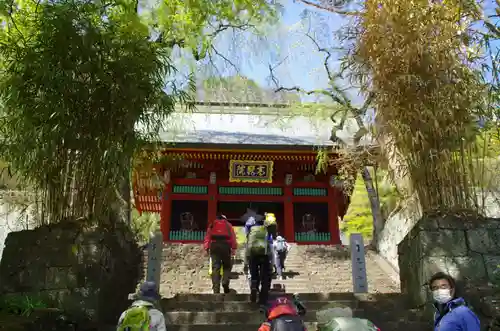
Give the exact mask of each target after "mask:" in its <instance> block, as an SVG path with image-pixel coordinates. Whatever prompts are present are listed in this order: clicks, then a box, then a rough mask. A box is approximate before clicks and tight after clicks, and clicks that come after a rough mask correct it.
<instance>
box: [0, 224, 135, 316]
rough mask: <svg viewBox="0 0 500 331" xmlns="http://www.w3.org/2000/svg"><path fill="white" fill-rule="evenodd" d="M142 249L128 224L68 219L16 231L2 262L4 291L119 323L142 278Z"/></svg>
mask: <svg viewBox="0 0 500 331" xmlns="http://www.w3.org/2000/svg"><path fill="white" fill-rule="evenodd" d="M141 258H142V251H140V250H139V248H138V247H137V245H136V243H135V242H134V240H133V238H132V236H131V233H130V232H129V231H128V230H127V229H126V227H125V226H119V227H117V228H116V229H113V230H108V229H103V228H99V227H93V226H88V227H84V226H82V222H78V223H76V222H63V223H60V224H58V225H50V226H42V227H39V228H36V229H34V230H24V231H18V232H11V233H9V234H8V236H7V239H6V241H5V249H4V253H3V257H2V260H1V262H0V295H8V294H36V295H38V296H41V297H42V299H44V300H46V301H47V302H48V303H49V304H50V305H52V306H55V307H58V308H61V309H64V310H65V311H67V312H68V313H71V314H73V315H76V316H80V317H86V318H89V319H91V320H92V321H94V322H98V323H115V322H116V320H117V318H118V316H119V314H120V313H121V311H123V309H124V308H126V306H127V305H128V304H129V302H128V299H127V298H128V294H129V293H132V292H134V290H135V287H136V284H137V281H138V280H139V278H140V277H141V276H142V275H141V273H142V270H141Z"/></svg>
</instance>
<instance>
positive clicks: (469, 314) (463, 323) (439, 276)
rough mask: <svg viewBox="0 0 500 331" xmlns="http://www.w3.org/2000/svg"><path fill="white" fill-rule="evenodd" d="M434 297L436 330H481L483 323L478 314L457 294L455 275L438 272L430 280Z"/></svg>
mask: <svg viewBox="0 0 500 331" xmlns="http://www.w3.org/2000/svg"><path fill="white" fill-rule="evenodd" d="M429 288H430V290H431V291H432V298H433V299H434V308H436V312H435V314H434V330H435V331H438V330H439V331H480V329H481V324H480V322H479V319H478V318H477V316H476V314H474V312H473V311H472V310H471V309H470V308H469V307H467V304H466V303H465V300H464V299H463V298H461V297H458V296H457V295H456V282H455V279H453V277H451V276H450V275H447V274H445V273H444V272H438V273H436V274H434V275H433V276H432V277H431V279H430V280H429Z"/></svg>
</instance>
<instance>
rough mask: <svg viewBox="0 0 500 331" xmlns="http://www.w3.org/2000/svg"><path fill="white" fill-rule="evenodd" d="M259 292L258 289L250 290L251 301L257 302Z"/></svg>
mask: <svg viewBox="0 0 500 331" xmlns="http://www.w3.org/2000/svg"><path fill="white" fill-rule="evenodd" d="M257 294H258V293H257V290H256V289H252V290H251V291H250V302H251V303H255V302H257Z"/></svg>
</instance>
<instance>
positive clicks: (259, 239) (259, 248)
mask: <svg viewBox="0 0 500 331" xmlns="http://www.w3.org/2000/svg"><path fill="white" fill-rule="evenodd" d="M268 247H269V243H268V242H267V229H266V227H265V226H264V225H254V226H252V227H251V228H250V232H249V233H248V238H247V253H248V254H249V255H250V254H251V255H267V252H268Z"/></svg>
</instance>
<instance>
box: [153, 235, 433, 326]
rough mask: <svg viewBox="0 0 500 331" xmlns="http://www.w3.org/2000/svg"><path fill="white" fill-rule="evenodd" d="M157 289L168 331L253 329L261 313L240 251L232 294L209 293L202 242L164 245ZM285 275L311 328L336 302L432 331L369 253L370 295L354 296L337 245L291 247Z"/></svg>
mask: <svg viewBox="0 0 500 331" xmlns="http://www.w3.org/2000/svg"><path fill="white" fill-rule="evenodd" d="M163 254H164V263H163V266H162V279H161V284H160V292H161V294H162V296H163V297H165V299H163V300H162V308H163V310H164V312H165V316H166V319H167V323H168V325H167V329H168V330H169V331H209V330H217V331H226V330H227V331H229V330H235V331H236V330H237V331H247V330H248V331H250V330H252V331H256V330H257V329H258V327H259V325H260V323H261V322H262V320H263V318H264V316H263V315H262V313H260V312H259V311H258V309H257V307H256V305H254V304H251V303H250V300H249V288H248V281H247V278H246V275H244V273H243V261H242V257H243V252H242V250H239V251H238V252H237V256H236V258H237V261H236V263H235V265H234V267H233V275H232V280H231V288H232V290H233V291H232V293H230V294H228V295H223V294H220V295H214V294H211V292H212V288H211V281H210V278H209V277H208V257H207V256H206V255H203V252H202V248H201V246H200V245H194V244H192V245H188V244H186V245H178V244H177V245H172V244H167V245H165V247H164V251H163ZM286 268H287V269H286V270H287V272H286V273H285V279H284V280H282V281H277V280H273V285H275V286H276V285H277V284H279V285H278V286H279V287H283V288H284V289H285V290H286V292H287V293H289V294H291V293H299V296H300V299H301V301H303V302H304V304H305V305H306V307H307V310H308V313H307V315H306V316H305V321H306V322H307V326H308V328H309V330H315V322H314V321H315V313H316V311H317V310H318V309H320V308H321V307H324V306H325V305H327V304H331V303H332V302H335V303H337V304H339V305H342V306H349V307H351V308H352V309H353V311H354V313H355V316H357V317H362V318H368V319H369V320H371V321H373V322H374V323H375V324H376V325H377V326H378V327H379V328H380V329H381V330H382V331H399V330H400V329H402V328H404V329H405V331H422V330H426V329H427V330H430V329H431V328H432V323H430V321H429V320H425V321H424V322H422V320H423V319H422V314H421V313H420V312H419V311H413V310H409V309H406V308H405V306H406V303H405V298H404V296H403V295H401V294H400V293H399V284H397V283H395V282H394V281H393V280H392V278H391V277H389V276H388V274H387V273H385V272H384V271H383V268H381V267H380V265H379V263H378V262H377V260H376V259H375V257H374V256H373V254H372V253H371V252H367V254H366V269H367V274H368V275H367V276H368V286H369V291H370V294H366V295H354V294H352V293H350V292H352V281H351V261H350V256H349V252H348V251H347V250H346V249H344V248H341V247H330V246H298V245H292V249H291V251H290V253H289V256H288V259H287V262H286Z"/></svg>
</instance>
